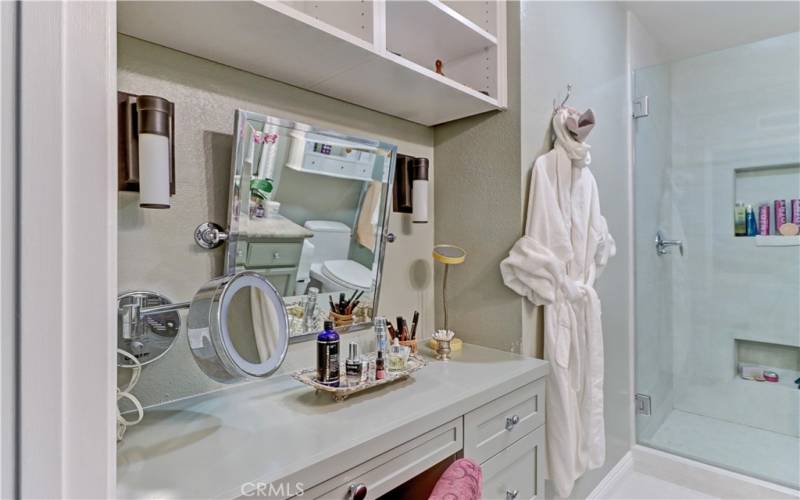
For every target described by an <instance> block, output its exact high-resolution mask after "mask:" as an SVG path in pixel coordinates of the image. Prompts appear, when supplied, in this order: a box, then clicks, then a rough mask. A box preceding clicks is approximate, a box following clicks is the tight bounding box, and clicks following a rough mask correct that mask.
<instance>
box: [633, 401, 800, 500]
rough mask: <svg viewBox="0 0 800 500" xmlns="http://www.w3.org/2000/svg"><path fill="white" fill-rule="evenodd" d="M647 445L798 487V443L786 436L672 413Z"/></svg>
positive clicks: (730, 423)
mask: <svg viewBox="0 0 800 500" xmlns="http://www.w3.org/2000/svg"><path fill="white" fill-rule="evenodd" d="M766 417H768V415H766V416H765V418H766ZM647 444H648V445H650V446H654V447H656V448H660V449H662V450H666V451H669V452H672V453H677V454H678V455H683V456H685V457H687V458H692V459H695V460H699V461H701V462H706V463H709V464H711V465H716V466H719V467H724V468H728V469H731V470H734V471H735V472H740V473H742V474H747V475H749V476H756V477H759V478H761V479H765V480H767V481H772V482H776V483H779V484H782V485H785V486H790V487H792V488H798V484H800V440H798V438H796V437H793V436H788V435H786V434H778V433H777V432H771V431H765V430H763V429H758V428H755V427H749V426H746V425H741V424H735V423H732V422H725V421H723V420H718V419H715V418H710V417H704V416H702V415H696V414H694V413H688V412H685V411H680V410H673V411H672V412H670V414H669V415H668V416H667V418H666V419H665V420H664V423H663V424H661V427H659V429H658V430H657V431H656V432H655V434H654V435H653V437H652V438H650V439H649V440H648V442H647Z"/></svg>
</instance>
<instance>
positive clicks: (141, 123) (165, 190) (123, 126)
mask: <svg viewBox="0 0 800 500" xmlns="http://www.w3.org/2000/svg"><path fill="white" fill-rule="evenodd" d="M117 103H118V104H119V124H118V126H119V140H118V151H119V156H118V163H119V167H118V169H119V175H118V178H119V180H118V186H119V190H120V191H134V192H136V191H138V192H139V206H140V207H142V208H169V206H170V201H169V197H170V195H173V194H175V145H174V136H175V120H174V111H175V106H174V104H173V103H171V102H169V101H168V100H166V99H164V98H162V97H156V96H150V95H142V96H136V95H133V94H128V93H126V92H117Z"/></svg>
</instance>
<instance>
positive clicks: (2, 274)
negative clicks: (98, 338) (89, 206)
mask: <svg viewBox="0 0 800 500" xmlns="http://www.w3.org/2000/svg"><path fill="white" fill-rule="evenodd" d="M16 33H17V4H16V3H14V2H0V110H2V112H0V227H2V228H3V230H4V232H5V234H6V237H4V238H0V498H12V497H14V496H15V494H16V473H15V471H16V469H15V467H14V465H15V462H16V449H17V446H16V439H15V436H16V435H17V434H16V425H15V421H16V368H17V365H16V350H15V346H16V332H17V330H16V321H15V318H16V312H15V309H16V305H15V304H16V300H15V299H16V293H17V292H16V290H17V287H16V251H15V250H16V243H15V238H14V234H15V232H16V227H17V221H16V196H15V191H16V171H17V155H16V151H17V145H16V142H17V134H16V130H17V114H16V101H17V95H16V80H17V43H16Z"/></svg>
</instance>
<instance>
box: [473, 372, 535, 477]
mask: <svg viewBox="0 0 800 500" xmlns="http://www.w3.org/2000/svg"><path fill="white" fill-rule="evenodd" d="M544 384H545V380H544V379H541V380H537V381H536V382H532V383H530V384H527V385H525V386H522V387H520V388H519V389H516V390H515V391H512V392H510V393H508V394H506V395H505V396H502V397H500V398H497V399H495V400H494V401H492V402H490V403H487V404H485V405H483V406H481V407H480V408H478V409H477V410H473V411H471V412H470V413H467V414H466V415H464V456H465V457H467V458H471V459H473V460H475V461H477V462H478V463H483V462H484V461H486V460H488V459H489V458H491V457H492V456H494V455H495V454H496V453H498V452H499V451H500V450H502V449H503V448H505V447H507V446H508V445H510V444H511V443H513V442H514V441H516V440H517V439H519V438H521V437H522V436H524V435H525V434H528V433H529V432H531V431H532V430H534V429H536V428H537V427H539V426H541V425H542V424H544V390H545V389H544Z"/></svg>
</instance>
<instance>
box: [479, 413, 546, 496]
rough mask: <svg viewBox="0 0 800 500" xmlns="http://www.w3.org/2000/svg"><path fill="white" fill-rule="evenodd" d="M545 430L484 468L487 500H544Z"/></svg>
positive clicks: (497, 457) (534, 434) (519, 442)
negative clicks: (542, 499)
mask: <svg viewBox="0 0 800 500" xmlns="http://www.w3.org/2000/svg"><path fill="white" fill-rule="evenodd" d="M544 459H545V458H544V427H539V428H538V429H537V430H535V431H533V432H531V433H530V434H528V435H527V436H525V437H523V438H522V439H520V440H519V441H517V442H516V443H514V444H512V445H511V446H509V447H508V448H506V449H505V450H503V451H501V452H500V453H498V454H497V455H495V456H494V457H492V458H491V459H489V460H488V461H487V462H485V463H484V464H483V465H481V468H482V469H483V499H484V500H530V499H532V498H543V497H544Z"/></svg>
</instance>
